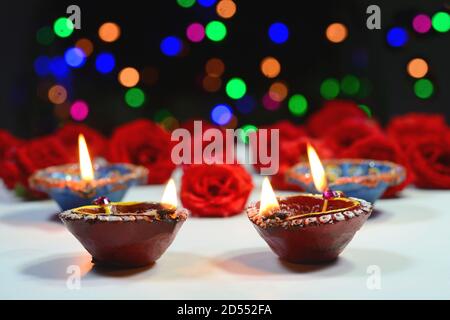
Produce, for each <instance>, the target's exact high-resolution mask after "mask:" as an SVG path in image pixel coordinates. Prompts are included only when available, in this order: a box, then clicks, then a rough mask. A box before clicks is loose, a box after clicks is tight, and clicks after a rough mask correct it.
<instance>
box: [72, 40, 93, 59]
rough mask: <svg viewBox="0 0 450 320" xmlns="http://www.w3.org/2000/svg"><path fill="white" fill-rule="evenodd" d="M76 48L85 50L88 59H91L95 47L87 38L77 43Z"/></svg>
mask: <svg viewBox="0 0 450 320" xmlns="http://www.w3.org/2000/svg"><path fill="white" fill-rule="evenodd" d="M75 47H77V48H80V49H81V50H83V52H84V54H85V55H86V57H89V56H90V55H91V54H92V51H94V45H93V44H92V41H91V40H89V39H86V38H81V39H79V40H78V41H77V42H75Z"/></svg>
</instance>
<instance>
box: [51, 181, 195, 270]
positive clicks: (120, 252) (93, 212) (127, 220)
mask: <svg viewBox="0 0 450 320" xmlns="http://www.w3.org/2000/svg"><path fill="white" fill-rule="evenodd" d="M161 201H162V202H109V201H108V200H107V199H106V198H104V197H102V198H99V199H97V200H96V201H95V204H94V205H89V206H83V207H79V208H75V209H71V210H67V211H64V212H62V213H60V214H59V217H60V219H61V220H62V221H63V223H64V224H65V226H66V227H67V229H68V230H69V231H70V232H71V233H72V234H73V235H74V236H75V237H76V238H77V239H78V241H80V243H81V244H82V245H83V246H84V248H85V249H86V250H87V251H88V252H89V253H90V254H91V255H92V262H93V263H95V264H98V265H104V266H113V267H125V268H128V267H142V266H147V265H150V264H153V263H154V262H155V261H156V260H158V259H159V258H160V257H161V255H162V254H164V252H165V251H166V250H167V248H168V247H169V246H170V244H171V243H172V241H173V240H174V239H175V236H176V235H177V232H178V230H179V229H180V227H181V225H182V224H183V223H184V221H185V220H186V218H187V216H188V211H187V210H186V209H183V208H177V207H176V203H177V196H176V190H175V184H174V183H173V181H171V182H169V184H168V185H167V187H166V191H165V192H164V196H163V199H162V200H161Z"/></svg>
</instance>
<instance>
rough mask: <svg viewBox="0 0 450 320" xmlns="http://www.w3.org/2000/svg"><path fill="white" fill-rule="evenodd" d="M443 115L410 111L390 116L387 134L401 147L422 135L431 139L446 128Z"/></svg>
mask: <svg viewBox="0 0 450 320" xmlns="http://www.w3.org/2000/svg"><path fill="white" fill-rule="evenodd" d="M447 128H448V127H447V125H446V123H445V118H444V116H442V115H440V114H426V113H419V112H411V113H407V114H405V115H401V116H396V117H394V118H392V119H391V120H390V121H389V123H388V125H387V128H386V129H387V133H388V135H389V136H391V137H392V138H394V139H395V140H397V142H398V143H399V144H400V145H401V146H402V147H405V148H406V147H408V146H410V145H411V144H414V142H415V141H416V140H417V139H419V138H423V137H430V138H431V139H432V138H433V137H434V136H436V135H442V134H444V132H445V131H446V130H447Z"/></svg>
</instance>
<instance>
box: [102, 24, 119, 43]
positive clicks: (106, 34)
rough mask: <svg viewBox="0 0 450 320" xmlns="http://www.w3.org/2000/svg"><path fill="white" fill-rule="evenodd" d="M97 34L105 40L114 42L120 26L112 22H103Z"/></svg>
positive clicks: (117, 36)
mask: <svg viewBox="0 0 450 320" xmlns="http://www.w3.org/2000/svg"><path fill="white" fill-rule="evenodd" d="M98 36H99V37H100V39H102V40H103V41H105V42H114V41H116V40H117V39H119V37H120V27H119V25H118V24H117V23H114V22H105V23H104V24H102V25H101V26H100V28H99V29H98Z"/></svg>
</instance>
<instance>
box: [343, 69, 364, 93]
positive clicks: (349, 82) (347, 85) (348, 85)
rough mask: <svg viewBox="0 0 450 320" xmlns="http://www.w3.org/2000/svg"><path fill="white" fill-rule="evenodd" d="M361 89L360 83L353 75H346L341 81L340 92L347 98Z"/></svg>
mask: <svg viewBox="0 0 450 320" xmlns="http://www.w3.org/2000/svg"><path fill="white" fill-rule="evenodd" d="M360 88H361V82H360V81H359V79H358V78H357V77H355V76H354V75H351V74H349V75H346V76H345V77H344V78H342V81H341V90H342V92H343V93H345V94H346V95H349V96H354V95H356V94H357V93H358V92H359V89H360Z"/></svg>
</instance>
